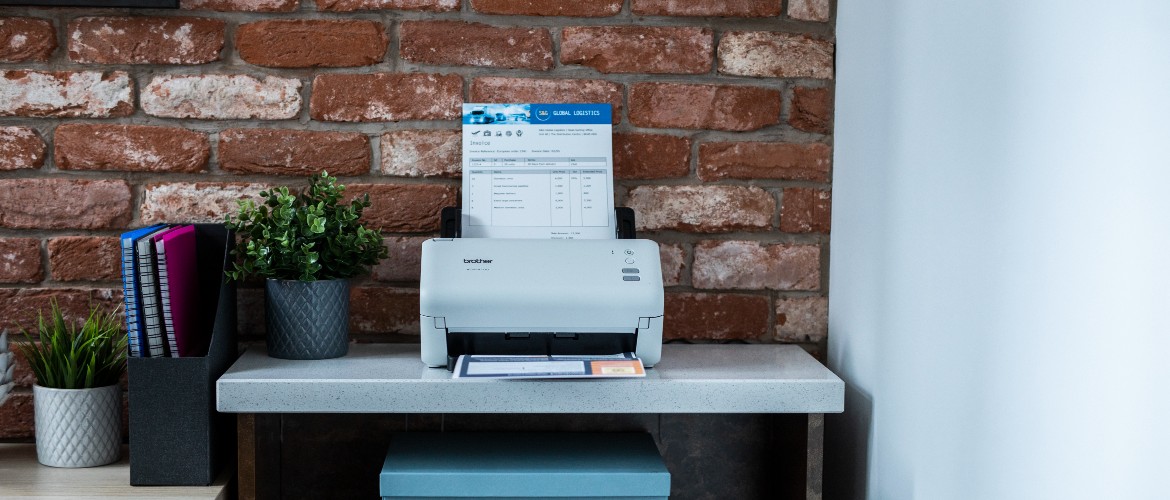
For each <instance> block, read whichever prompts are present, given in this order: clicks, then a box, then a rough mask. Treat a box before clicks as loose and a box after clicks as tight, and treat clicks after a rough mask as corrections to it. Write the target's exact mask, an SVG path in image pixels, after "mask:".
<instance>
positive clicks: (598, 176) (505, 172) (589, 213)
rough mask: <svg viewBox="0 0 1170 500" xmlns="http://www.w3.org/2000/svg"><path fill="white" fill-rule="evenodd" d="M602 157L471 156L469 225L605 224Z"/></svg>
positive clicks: (605, 204)
mask: <svg viewBox="0 0 1170 500" xmlns="http://www.w3.org/2000/svg"><path fill="white" fill-rule="evenodd" d="M606 167H607V165H606V160H605V158H604V157H596V158H587V157H586V158H582V157H575V158H569V157H566V158H471V159H469V160H468V171H467V172H465V173H464V175H466V176H467V177H468V181H469V185H470V193H469V199H468V204H469V209H470V211H471V223H472V224H473V225H492V226H605V225H607V224H609V216H610V215H611V213H610V211H611V210H612V209H611V208H610V207H609V203H608V202H609V194H608V193H606V190H607V189H606V188H607V184H606V175H605V174H606Z"/></svg>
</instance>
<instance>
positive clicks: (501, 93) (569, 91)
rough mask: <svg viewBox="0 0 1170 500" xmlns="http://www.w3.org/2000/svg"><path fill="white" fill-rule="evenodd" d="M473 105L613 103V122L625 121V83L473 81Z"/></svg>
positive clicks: (490, 79)
mask: <svg viewBox="0 0 1170 500" xmlns="http://www.w3.org/2000/svg"><path fill="white" fill-rule="evenodd" d="M470 93H471V100H470V102H540V103H582V102H584V103H609V104H610V105H611V106H613V123H614V124H617V123H620V122H621V119H622V84H620V83H614V82H609V81H606V80H568V79H556V80H554V79H547V78H508V77H501V76H485V77H480V78H476V79H474V80H472V81H471V92H470Z"/></svg>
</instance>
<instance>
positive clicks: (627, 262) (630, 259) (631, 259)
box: [626, 257, 634, 264]
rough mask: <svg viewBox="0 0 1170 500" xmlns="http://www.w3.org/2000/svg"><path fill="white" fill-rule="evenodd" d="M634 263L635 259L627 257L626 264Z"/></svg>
mask: <svg viewBox="0 0 1170 500" xmlns="http://www.w3.org/2000/svg"><path fill="white" fill-rule="evenodd" d="M633 263H634V258H633V257H626V264H633Z"/></svg>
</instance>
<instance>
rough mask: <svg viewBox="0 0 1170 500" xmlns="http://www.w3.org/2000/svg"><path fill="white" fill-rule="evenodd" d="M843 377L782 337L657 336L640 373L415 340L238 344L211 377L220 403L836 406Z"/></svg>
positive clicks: (286, 407) (328, 409) (316, 407)
mask: <svg viewBox="0 0 1170 500" xmlns="http://www.w3.org/2000/svg"><path fill="white" fill-rule="evenodd" d="M844 405H845V384H844V382H842V381H841V379H840V378H839V377H837V376H836V375H835V374H833V372H831V371H829V369H828V368H825V367H824V365H822V364H821V363H819V362H818V361H817V360H816V359H814V358H813V357H812V356H810V355H809V354H808V353H806V352H804V350H802V349H801V348H799V347H797V346H791V345H678V344H667V345H664V346H663V351H662V362H661V363H659V365H658V366H657V367H655V368H653V369H651V370H648V371H647V376H646V378H642V379H610V380H572V379H568V380H519V381H517V380H465V379H461V380H453V379H451V374H450V372H448V371H447V370H445V369H436V368H427V367H426V366H424V365H423V364H422V362H421V361H420V360H419V346H418V345H417V344H357V345H351V346H350V351H349V354H348V355H346V356H345V357H342V358H337V359H332V360H315V361H290V360H281V359H274V358H269V357H268V356H267V355H265V353H264V352H263V349H252V350H249V351H248V352H246V353H244V355H243V356H241V357H240V359H239V360H237V361H236V363H235V364H234V365H232V367H231V368H230V369H228V371H227V373H225V374H224V375H223V377H221V378H220V379H219V381H218V382H217V383H216V408H217V409H218V410H219V411H220V412H225V413H839V412H841V411H843V410H844Z"/></svg>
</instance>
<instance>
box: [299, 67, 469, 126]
mask: <svg viewBox="0 0 1170 500" xmlns="http://www.w3.org/2000/svg"><path fill="white" fill-rule="evenodd" d="M462 104H463V78H462V77H460V76H459V75H439V74H428V73H372V74H328V75H317V77H316V78H314V79H313V96H312V98H310V100H309V111H310V114H311V115H312V117H313V119H314V120H325V121H339V122H396V121H402V120H453V119H456V118H459V114H460V110H461V109H462V108H461V106H462Z"/></svg>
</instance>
